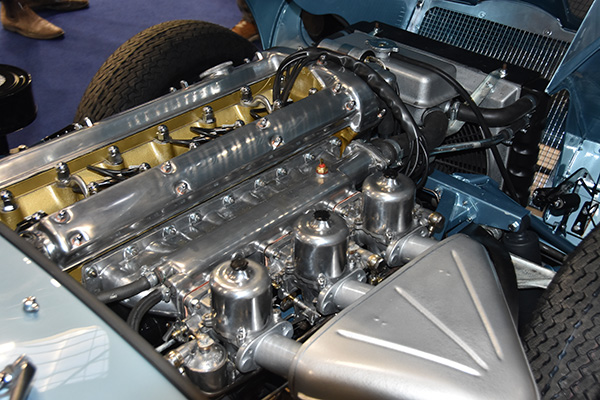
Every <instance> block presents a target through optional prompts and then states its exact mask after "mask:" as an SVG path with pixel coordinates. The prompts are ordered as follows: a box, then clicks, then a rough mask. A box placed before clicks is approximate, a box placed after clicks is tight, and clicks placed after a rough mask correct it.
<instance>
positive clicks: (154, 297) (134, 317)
mask: <svg viewBox="0 0 600 400" xmlns="http://www.w3.org/2000/svg"><path fill="white" fill-rule="evenodd" d="M162 298H163V294H162V291H161V290H160V289H154V290H153V291H152V292H150V294H148V295H147V296H146V297H144V298H143V299H141V300H140V301H139V302H138V303H137V304H136V305H135V306H134V307H133V308H132V309H131V312H130V313H129V317H127V325H129V326H130V327H131V328H132V329H133V330H134V331H136V332H139V330H140V325H141V323H142V318H143V317H144V315H146V313H147V312H148V311H150V309H151V308H152V307H154V306H155V305H157V304H158V303H160V302H161V300H162Z"/></svg>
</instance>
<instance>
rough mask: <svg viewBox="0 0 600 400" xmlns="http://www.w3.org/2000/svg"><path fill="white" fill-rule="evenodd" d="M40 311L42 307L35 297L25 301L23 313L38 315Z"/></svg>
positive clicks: (27, 298)
mask: <svg viewBox="0 0 600 400" xmlns="http://www.w3.org/2000/svg"><path fill="white" fill-rule="evenodd" d="M39 310H40V305H39V304H38V302H37V299H36V298H35V296H29V297H26V298H25V299H23V311H25V312H26V313H31V314H33V313H37V312H38V311H39Z"/></svg>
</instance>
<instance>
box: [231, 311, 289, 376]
mask: <svg viewBox="0 0 600 400" xmlns="http://www.w3.org/2000/svg"><path fill="white" fill-rule="evenodd" d="M293 333H294V328H293V327H292V324H291V323H289V322H287V321H280V322H278V323H276V324H275V325H273V326H272V327H270V328H269V329H267V330H266V331H265V332H264V333H263V334H262V335H260V336H259V337H257V338H256V339H253V340H251V341H249V342H247V343H244V344H243V345H242V346H241V347H240V348H239V350H238V351H237V354H236V355H235V365H236V366H237V368H238V370H239V371H240V372H242V373H246V372H250V371H254V370H255V369H257V368H258V365H257V364H256V362H255V361H254V352H255V351H256V348H257V347H258V346H259V345H260V343H261V342H262V341H263V340H264V339H265V338H266V337H267V336H270V335H281V336H285V337H288V338H289V337H292V335H293Z"/></svg>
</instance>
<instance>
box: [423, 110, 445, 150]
mask: <svg viewBox="0 0 600 400" xmlns="http://www.w3.org/2000/svg"><path fill="white" fill-rule="evenodd" d="M447 131H448V117H447V116H446V114H444V113H443V112H442V111H432V112H430V113H429V114H427V115H425V118H424V119H423V127H422V128H421V132H423V139H425V147H426V148H427V153H430V152H431V151H432V150H433V149H435V148H436V147H438V146H439V145H441V144H442V142H443V141H444V139H445V138H446V132H447Z"/></svg>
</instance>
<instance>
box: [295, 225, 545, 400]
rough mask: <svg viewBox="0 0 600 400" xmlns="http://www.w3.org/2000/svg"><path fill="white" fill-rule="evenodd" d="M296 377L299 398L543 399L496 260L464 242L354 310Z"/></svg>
mask: <svg viewBox="0 0 600 400" xmlns="http://www.w3.org/2000/svg"><path fill="white" fill-rule="evenodd" d="M448 293H451V294H452V295H451V296H448V295H447V294H448ZM288 374H289V375H288V379H289V382H290V389H291V391H292V393H293V395H294V396H297V397H299V398H320V399H325V398H344V399H372V398H388V399H392V398H394V399H396V398H410V399H433V398H435V399H438V398H444V399H463V400H465V399H482V398H485V399H507V398H510V399H538V398H539V394H538V391H537V388H536V385H535V381H534V379H533V377H532V375H531V372H530V371H529V366H528V364H527V360H526V358H525V354H524V353H523V349H522V347H521V342H520V339H519V336H518V334H517V332H516V329H515V326H514V324H513V321H512V318H511V316H510V313H509V310H508V308H507V306H506V301H505V299H504V296H503V294H502V290H501V288H500V285H499V283H498V281H497V278H496V275H495V272H494V268H493V266H492V264H491V262H490V260H489V257H488V255H487V253H486V252H485V250H484V248H483V247H482V246H481V245H479V244H478V243H476V242H474V241H472V240H471V239H469V238H467V237H465V236H462V235H455V236H453V237H451V238H449V239H446V240H445V241H443V242H441V243H440V244H439V245H437V246H436V247H435V248H432V249H430V250H429V251H428V252H426V253H425V254H423V255H422V256H421V257H420V258H419V259H418V260H416V261H415V262H413V263H410V264H408V265H407V266H405V267H404V268H402V269H401V270H400V271H398V272H397V273H396V274H394V275H393V276H392V277H390V279H388V280H386V281H385V282H383V283H382V284H380V285H379V286H377V287H376V288H375V289H373V290H371V291H370V292H368V293H367V294H365V295H364V296H363V297H361V299H360V300H359V301H357V302H355V303H354V304H352V305H350V306H349V307H347V308H345V309H344V310H343V311H342V312H341V313H340V314H338V315H337V316H336V317H335V318H334V319H333V320H331V321H330V322H329V323H328V324H327V325H326V326H325V327H323V328H321V329H320V330H319V333H318V334H316V335H314V336H313V337H311V338H310V339H308V341H307V342H306V343H305V344H303V345H302V347H301V348H300V350H299V351H297V355H296V358H295V359H294V362H293V364H292V366H291V367H290V370H289V372H288Z"/></svg>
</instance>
